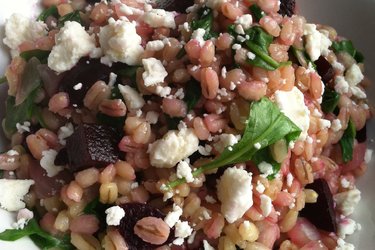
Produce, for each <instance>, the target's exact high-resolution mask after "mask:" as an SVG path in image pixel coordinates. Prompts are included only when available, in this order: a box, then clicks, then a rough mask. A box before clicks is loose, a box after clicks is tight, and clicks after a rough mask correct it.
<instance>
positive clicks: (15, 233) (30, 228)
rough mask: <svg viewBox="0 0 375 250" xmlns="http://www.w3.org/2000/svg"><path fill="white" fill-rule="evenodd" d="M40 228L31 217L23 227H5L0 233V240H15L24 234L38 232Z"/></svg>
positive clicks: (28, 234)
mask: <svg viewBox="0 0 375 250" xmlns="http://www.w3.org/2000/svg"><path fill="white" fill-rule="evenodd" d="M39 230H40V228H39V226H38V223H37V222H36V220H35V219H31V220H30V221H29V223H27V225H26V226H25V227H24V228H23V229H7V230H5V231H4V232H2V233H0V240H5V241H16V240H18V239H21V238H23V237H25V236H30V235H32V234H36V233H38V232H39Z"/></svg>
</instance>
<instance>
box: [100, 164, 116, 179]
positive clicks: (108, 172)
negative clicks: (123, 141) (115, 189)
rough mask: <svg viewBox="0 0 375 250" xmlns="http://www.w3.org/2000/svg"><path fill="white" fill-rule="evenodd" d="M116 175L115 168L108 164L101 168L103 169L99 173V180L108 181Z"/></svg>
mask: <svg viewBox="0 0 375 250" xmlns="http://www.w3.org/2000/svg"><path fill="white" fill-rule="evenodd" d="M115 176H116V168H115V166H114V165H113V164H109V165H108V166H107V167H105V168H104V169H103V171H102V172H101V173H100V175H99V182H100V183H102V184H104V183H110V182H112V181H113V178H115Z"/></svg>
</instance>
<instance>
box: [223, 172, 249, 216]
mask: <svg viewBox="0 0 375 250" xmlns="http://www.w3.org/2000/svg"><path fill="white" fill-rule="evenodd" d="M251 179H252V177H251V174H250V173H248V172H246V170H243V169H238V168H236V167H232V168H227V169H226V170H225V171H224V174H223V175H222V176H221V178H220V180H219V181H218V184H217V195H218V198H219V200H220V201H221V213H222V214H223V215H224V217H225V219H226V220H227V221H228V222H229V223H233V222H235V221H236V220H238V219H239V218H241V217H242V216H243V215H244V214H245V212H246V211H247V210H248V209H249V208H250V207H251V206H252V205H253V198H252V197H253V191H252V189H253V186H252V184H251Z"/></svg>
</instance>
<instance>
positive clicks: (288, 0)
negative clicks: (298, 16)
mask: <svg viewBox="0 0 375 250" xmlns="http://www.w3.org/2000/svg"><path fill="white" fill-rule="evenodd" d="M295 8H296V0H281V1H280V10H279V14H281V15H283V16H285V15H286V16H293V15H294V10H295Z"/></svg>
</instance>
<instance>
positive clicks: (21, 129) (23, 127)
mask: <svg viewBox="0 0 375 250" xmlns="http://www.w3.org/2000/svg"><path fill="white" fill-rule="evenodd" d="M30 126H31V123H30V122H28V121H25V122H23V124H20V123H18V122H17V123H16V128H17V132H18V133H20V134H23V133H25V132H30Z"/></svg>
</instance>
